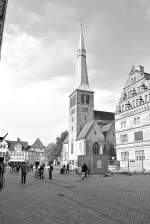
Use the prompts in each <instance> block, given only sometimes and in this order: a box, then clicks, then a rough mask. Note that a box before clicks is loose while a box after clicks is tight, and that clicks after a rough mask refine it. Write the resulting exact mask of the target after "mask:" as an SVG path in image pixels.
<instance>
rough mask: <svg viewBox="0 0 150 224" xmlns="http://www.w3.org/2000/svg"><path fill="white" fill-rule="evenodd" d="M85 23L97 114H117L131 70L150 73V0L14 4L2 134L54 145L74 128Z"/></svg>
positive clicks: (3, 68) (1, 66)
mask: <svg viewBox="0 0 150 224" xmlns="http://www.w3.org/2000/svg"><path fill="white" fill-rule="evenodd" d="M80 23H82V24H83V30H84V39H85V47H86V51H87V68H88V77H89V83H90V87H91V88H92V90H93V91H94V92H95V106H94V107H95V110H104V111H111V112H115V109H116V106H117V103H118V101H119V98H120V94H121V91H122V89H123V87H124V84H125V81H126V79H127V77H128V74H129V72H130V70H131V67H132V65H139V64H141V65H143V66H144V67H145V71H146V72H148V73H150V1H149V0H132V1H131V0H115V1H112V0H92V1H91V0H42V1H41V0H26V1H24V0H9V1H8V8H7V12H6V21H5V27H4V34H3V46H2V58H1V61H0V78H1V88H0V94H1V101H0V115H1V116H0V124H1V125H0V135H1V136H3V135H4V134H5V133H7V132H8V136H7V139H9V140H16V139H17V137H19V138H20V139H21V140H23V141H28V142H29V144H31V145H32V144H33V143H34V141H35V140H36V139H37V138H40V139H41V141H42V142H43V143H44V144H45V145H47V144H48V143H50V142H55V139H56V137H57V136H59V135H60V134H61V132H63V131H65V130H66V129H68V125H69V95H70V94H71V93H72V92H73V90H74V89H75V88H76V87H77V86H79V83H76V82H75V80H76V77H75V76H76V73H75V67H76V52H77V47H78V42H79V34H80Z"/></svg>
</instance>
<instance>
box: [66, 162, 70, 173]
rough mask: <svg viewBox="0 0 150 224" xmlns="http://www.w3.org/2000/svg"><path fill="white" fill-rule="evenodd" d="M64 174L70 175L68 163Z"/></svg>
mask: <svg viewBox="0 0 150 224" xmlns="http://www.w3.org/2000/svg"><path fill="white" fill-rule="evenodd" d="M66 174H70V170H69V163H67V168H66Z"/></svg>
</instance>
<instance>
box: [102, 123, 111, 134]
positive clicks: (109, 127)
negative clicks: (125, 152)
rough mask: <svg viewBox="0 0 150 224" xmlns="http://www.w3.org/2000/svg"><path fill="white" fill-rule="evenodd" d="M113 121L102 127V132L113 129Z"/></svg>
mask: <svg viewBox="0 0 150 224" xmlns="http://www.w3.org/2000/svg"><path fill="white" fill-rule="evenodd" d="M112 124H113V122H112V123H110V124H106V125H104V126H103V127H102V132H108V131H109V130H110V129H111V126H112Z"/></svg>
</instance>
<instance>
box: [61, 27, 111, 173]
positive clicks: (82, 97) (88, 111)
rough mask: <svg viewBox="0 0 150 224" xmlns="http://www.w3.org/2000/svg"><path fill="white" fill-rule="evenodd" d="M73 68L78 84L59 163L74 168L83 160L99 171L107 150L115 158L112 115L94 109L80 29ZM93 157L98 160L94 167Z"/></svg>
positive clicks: (71, 104) (72, 94) (71, 105)
mask: <svg viewBox="0 0 150 224" xmlns="http://www.w3.org/2000/svg"><path fill="white" fill-rule="evenodd" d="M76 66H77V74H76V75H77V76H78V77H80V84H79V86H78V87H77V88H76V89H75V90H74V91H73V92H72V93H71V94H70V96H69V134H68V136H67V138H66V139H65V141H64V143H63V151H62V163H63V164H66V163H69V164H70V165H72V167H73V169H74V168H76V167H78V166H79V165H81V164H80V163H81V162H82V163H83V161H84V162H86V163H88V164H89V166H92V167H93V166H95V170H96V169H97V168H102V167H101V166H102V162H101V160H102V157H105V155H107V154H109V150H110V151H111V152H112V156H115V136H114V132H115V127H114V117H115V114H114V113H112V112H105V111H96V110H94V91H93V90H92V89H91V87H90V85H89V81H88V72H87V64H86V50H85V45H84V37H83V29H82V26H81V33H80V40H79V47H78V50H77V64H76ZM110 133H112V134H110ZM106 136H107V137H106ZM94 156H95V157H96V158H99V159H98V160H97V161H96V163H95V164H94V162H93V161H94ZM91 160H92V161H91ZM87 161H88V162H87ZM89 161H90V162H89ZM88 164H87V165H88Z"/></svg>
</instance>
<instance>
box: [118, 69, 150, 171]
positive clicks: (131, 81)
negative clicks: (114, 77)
mask: <svg viewBox="0 0 150 224" xmlns="http://www.w3.org/2000/svg"><path fill="white" fill-rule="evenodd" d="M115 128H116V153H117V160H118V162H119V164H120V169H126V170H130V171H133V172H134V171H140V172H141V171H145V170H146V171H149V170H150V150H149V149H150V74H148V73H146V72H145V71H144V67H143V66H138V67H134V66H133V67H132V69H131V71H130V73H129V76H128V79H127V82H126V84H125V86H124V88H123V91H122V94H121V98H120V101H119V104H118V106H117V110H116V115H115Z"/></svg>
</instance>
